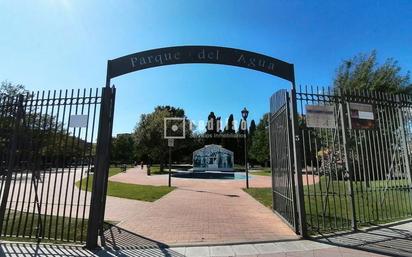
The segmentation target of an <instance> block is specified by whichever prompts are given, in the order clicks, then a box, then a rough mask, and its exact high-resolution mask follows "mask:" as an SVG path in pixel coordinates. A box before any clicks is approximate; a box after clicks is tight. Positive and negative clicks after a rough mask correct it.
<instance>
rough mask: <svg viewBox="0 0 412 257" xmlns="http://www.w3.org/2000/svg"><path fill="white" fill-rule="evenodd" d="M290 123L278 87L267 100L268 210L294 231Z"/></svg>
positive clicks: (284, 97)
mask: <svg viewBox="0 0 412 257" xmlns="http://www.w3.org/2000/svg"><path fill="white" fill-rule="evenodd" d="M291 130H292V126H291V120H290V106H289V93H288V92H287V91H286V90H281V91H278V92H277V93H275V94H274V95H273V96H272V97H271V99H270V115H269V136H270V152H271V167H272V209H273V211H275V212H277V213H278V214H279V215H280V216H281V217H282V218H283V219H284V220H285V221H286V222H287V224H289V225H290V226H291V227H292V228H293V229H294V230H295V231H296V232H297V231H298V221H297V208H296V202H295V176H294V172H293V160H292V158H293V153H292V151H293V144H292V132H291Z"/></svg>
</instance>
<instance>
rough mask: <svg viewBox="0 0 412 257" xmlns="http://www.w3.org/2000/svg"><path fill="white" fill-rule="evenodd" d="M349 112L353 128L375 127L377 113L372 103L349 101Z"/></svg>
mask: <svg viewBox="0 0 412 257" xmlns="http://www.w3.org/2000/svg"><path fill="white" fill-rule="evenodd" d="M349 114H350V119H349V127H350V128H351V129H373V128H375V115H374V112H373V106H372V105H371V104H362V103H349Z"/></svg>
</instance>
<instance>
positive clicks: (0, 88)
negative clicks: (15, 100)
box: [0, 80, 28, 97]
mask: <svg viewBox="0 0 412 257" xmlns="http://www.w3.org/2000/svg"><path fill="white" fill-rule="evenodd" d="M27 92H28V91H27V90H26V88H25V86H24V85H22V84H13V83H11V82H10V81H7V80H4V81H2V82H1V84H0V97H4V96H11V97H15V96H18V95H25V94H27Z"/></svg>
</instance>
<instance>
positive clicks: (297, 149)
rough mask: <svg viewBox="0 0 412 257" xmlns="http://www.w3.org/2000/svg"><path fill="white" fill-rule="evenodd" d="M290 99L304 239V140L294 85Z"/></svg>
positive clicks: (298, 200) (298, 210)
mask: <svg viewBox="0 0 412 257" xmlns="http://www.w3.org/2000/svg"><path fill="white" fill-rule="evenodd" d="M290 96H291V97H290V98H289V101H290V102H289V103H288V104H290V107H291V116H292V117H291V120H292V138H293V140H292V142H293V160H294V162H293V164H294V165H293V168H294V174H295V175H296V180H295V181H296V185H294V186H295V188H294V189H295V192H296V193H295V195H296V208H297V212H298V218H299V224H300V226H299V233H300V235H301V236H302V237H307V227H306V214H305V200H304V196H303V180H302V165H301V159H302V156H301V149H302V140H301V138H300V134H297V132H298V131H299V125H298V113H297V100H296V87H295V85H293V88H292V91H291V94H290Z"/></svg>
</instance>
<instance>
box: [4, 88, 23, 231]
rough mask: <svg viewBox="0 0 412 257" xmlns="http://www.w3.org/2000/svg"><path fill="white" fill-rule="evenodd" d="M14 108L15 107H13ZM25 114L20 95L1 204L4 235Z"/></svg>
mask: <svg viewBox="0 0 412 257" xmlns="http://www.w3.org/2000/svg"><path fill="white" fill-rule="evenodd" d="M12 109H13V108H12ZM22 115H23V95H19V96H18V100H17V114H16V119H15V121H14V128H13V129H14V131H13V137H12V140H11V147H10V156H9V160H8V166H7V172H6V181H5V185H4V188H3V190H4V193H3V195H2V197H3V198H2V200H1V205H0V235H2V233H3V232H5V231H3V222H4V215H5V212H6V206H7V200H8V198H9V194H10V184H11V177H12V174H13V169H14V166H15V161H16V154H17V144H18V142H17V141H18V137H19V132H20V131H19V130H20V120H21V118H22Z"/></svg>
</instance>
